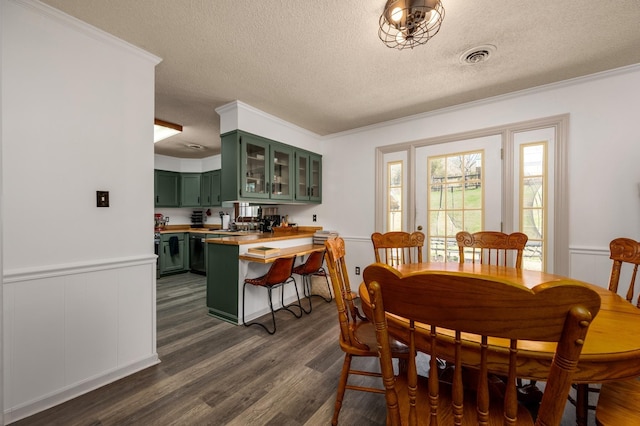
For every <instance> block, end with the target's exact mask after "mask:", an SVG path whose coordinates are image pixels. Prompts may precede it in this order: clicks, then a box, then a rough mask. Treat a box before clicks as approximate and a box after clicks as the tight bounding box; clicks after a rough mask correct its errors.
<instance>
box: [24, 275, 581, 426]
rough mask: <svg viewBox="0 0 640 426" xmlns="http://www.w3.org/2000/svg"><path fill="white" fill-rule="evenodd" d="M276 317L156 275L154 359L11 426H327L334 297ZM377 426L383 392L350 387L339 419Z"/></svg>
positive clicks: (334, 371) (336, 356)
mask: <svg viewBox="0 0 640 426" xmlns="http://www.w3.org/2000/svg"><path fill="white" fill-rule="evenodd" d="M265 297H266V295H265ZM262 319H264V320H265V321H270V316H265V317H263V318H262ZM276 321H277V327H278V330H277V332H276V334H275V335H273V336H271V335H268V334H267V333H266V332H265V331H264V330H263V329H262V328H260V327H256V326H253V327H249V328H246V327H244V326H234V325H231V324H228V323H226V322H224V321H220V320H217V319H215V318H212V317H210V316H208V315H207V309H206V306H205V278H204V277H202V276H200V275H194V274H181V275H174V276H170V277H163V278H160V279H158V281H157V323H158V328H157V329H158V333H157V345H158V354H159V357H160V360H161V363H160V364H158V365H156V366H153V367H150V368H147V369H145V370H143V371H140V372H138V373H136V374H133V375H131V376H129V377H126V378H124V379H121V380H118V381H116V382H114V383H111V384H109V385H107V386H104V387H102V388H100V389H97V390H95V391H93V392H90V393H88V394H85V395H82V396H80V397H78V398H75V399H73V400H71V401H68V402H66V403H64V404H61V405H58V406H56V407H53V408H51V409H49V410H46V411H43V412H41V413H38V414H36V415H34V416H31V417H28V418H26V419H23V420H21V421H18V422H15V423H13V424H14V425H43V426H44V425H47V426H50V425H65V426H67V425H242V426H246V425H251V426H254V425H274V426H276V425H277V426H283V425H292V426H295V425H309V426H311V425H330V424H331V417H332V415H333V407H334V403H335V392H336V385H337V383H338V377H339V374H340V369H341V367H342V362H343V359H344V355H343V353H342V351H341V350H340V347H339V345H338V322H337V313H336V309H335V305H334V303H333V302H332V303H325V302H324V301H322V300H321V299H319V298H314V299H313V312H312V313H311V314H310V315H304V316H303V317H302V318H301V319H295V318H294V317H293V315H291V314H290V313H288V312H285V311H280V312H278V313H277V314H276ZM354 367H357V368H360V369H371V368H376V367H377V361H373V362H367V361H366V360H362V359H356V360H354ZM357 379H358V378H357V377H356V378H355V380H354V379H350V381H351V382H352V383H357V382H358V380H357ZM361 380H376V379H372V378H362V379H361ZM369 383H371V382H369ZM565 413H567V415H566V416H565V419H564V420H563V423H562V424H563V425H570V424H575V420H573V418H574V417H573V416H572V414H573V412H572V410H571V408H570V406H568V407H567V409H566V410H565ZM590 414H591V413H590ZM589 420H590V424H592V423H591V421H593V419H592V418H590V419H589ZM383 424H385V403H384V396H383V395H380V394H371V393H365V392H356V391H347V392H346V394H345V399H344V404H343V407H342V410H341V412H340V425H342V426H361V425H372V426H374V425H383Z"/></svg>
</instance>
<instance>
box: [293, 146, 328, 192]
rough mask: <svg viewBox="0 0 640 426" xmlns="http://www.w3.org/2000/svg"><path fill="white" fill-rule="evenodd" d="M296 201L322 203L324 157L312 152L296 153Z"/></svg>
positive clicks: (299, 151) (301, 151) (298, 151)
mask: <svg viewBox="0 0 640 426" xmlns="http://www.w3.org/2000/svg"><path fill="white" fill-rule="evenodd" d="M295 164H296V172H295V173H296V174H295V177H296V179H295V200H296V201H307V202H309V203H320V202H322V157H321V156H320V155H318V154H314V153H312V152H308V151H304V150H297V151H296V152H295Z"/></svg>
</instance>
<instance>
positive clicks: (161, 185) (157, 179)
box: [153, 170, 180, 207]
mask: <svg viewBox="0 0 640 426" xmlns="http://www.w3.org/2000/svg"><path fill="white" fill-rule="evenodd" d="M153 183H154V190H155V207H179V206H180V173H176V172H168V171H166V170H155V172H154V182H153Z"/></svg>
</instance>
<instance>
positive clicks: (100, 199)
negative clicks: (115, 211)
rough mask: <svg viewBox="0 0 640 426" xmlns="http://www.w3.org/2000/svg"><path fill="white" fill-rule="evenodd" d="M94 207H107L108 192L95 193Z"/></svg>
mask: <svg viewBox="0 0 640 426" xmlns="http://www.w3.org/2000/svg"><path fill="white" fill-rule="evenodd" d="M96 206H97V207H109V191H96Z"/></svg>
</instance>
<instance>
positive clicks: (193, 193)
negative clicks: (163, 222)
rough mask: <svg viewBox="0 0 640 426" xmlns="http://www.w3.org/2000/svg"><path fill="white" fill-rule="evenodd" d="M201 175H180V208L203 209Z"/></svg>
mask: <svg viewBox="0 0 640 426" xmlns="http://www.w3.org/2000/svg"><path fill="white" fill-rule="evenodd" d="M201 175H202V174H201V173H181V174H180V207H201V204H200V194H201V188H200V178H201Z"/></svg>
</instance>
